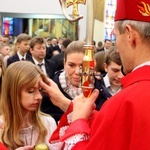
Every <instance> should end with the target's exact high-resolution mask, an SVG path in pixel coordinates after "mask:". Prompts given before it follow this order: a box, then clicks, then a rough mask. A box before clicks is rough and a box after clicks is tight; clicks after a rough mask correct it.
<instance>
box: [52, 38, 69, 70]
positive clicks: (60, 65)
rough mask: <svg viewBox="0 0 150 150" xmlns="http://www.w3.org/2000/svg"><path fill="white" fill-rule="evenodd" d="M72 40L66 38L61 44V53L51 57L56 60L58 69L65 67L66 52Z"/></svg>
mask: <svg viewBox="0 0 150 150" xmlns="http://www.w3.org/2000/svg"><path fill="white" fill-rule="evenodd" d="M71 42H72V40H71V39H64V40H63V42H62V45H61V53H60V54H58V55H55V56H53V57H52V58H51V60H52V61H54V62H55V65H56V71H59V70H62V69H64V52H65V50H66V49H67V46H68V45H69V44H70V43H71Z"/></svg>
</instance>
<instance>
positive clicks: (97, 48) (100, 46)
mask: <svg viewBox="0 0 150 150" xmlns="http://www.w3.org/2000/svg"><path fill="white" fill-rule="evenodd" d="M102 48H103V42H102V41H99V42H98V43H97V47H96V52H99V51H103V50H102Z"/></svg>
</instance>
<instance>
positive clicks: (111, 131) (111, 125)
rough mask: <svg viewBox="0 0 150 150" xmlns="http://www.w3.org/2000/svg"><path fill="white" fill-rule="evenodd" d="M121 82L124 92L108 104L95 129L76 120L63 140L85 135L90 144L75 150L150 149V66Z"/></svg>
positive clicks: (138, 70)
mask: <svg viewBox="0 0 150 150" xmlns="http://www.w3.org/2000/svg"><path fill="white" fill-rule="evenodd" d="M121 82H122V85H123V90H122V91H121V92H119V93H118V94H116V95H115V96H113V97H111V98H110V99H109V100H107V101H106V102H105V103H104V105H103V107H102V108H101V110H100V111H99V112H98V113H97V114H95V117H94V119H93V121H92V123H91V125H89V124H88V122H86V121H85V120H83V119H79V120H76V121H75V122H73V123H72V124H71V125H70V127H69V128H68V130H67V131H66V133H65V135H64V136H63V137H62V138H61V139H60V140H62V141H65V140H66V139H68V138H69V137H71V136H73V135H75V134H78V133H85V134H89V140H86V141H85V140H84V141H81V142H78V143H77V144H75V146H74V147H73V148H72V149H73V150H148V149H150V66H144V67H141V68H138V69H136V70H135V71H133V72H132V73H130V74H128V75H126V76H125V77H124V78H123V79H122V81H121ZM77 126H78V127H81V129H80V130H79V129H78V127H77Z"/></svg>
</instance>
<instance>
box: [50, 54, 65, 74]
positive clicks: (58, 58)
mask: <svg viewBox="0 0 150 150" xmlns="http://www.w3.org/2000/svg"><path fill="white" fill-rule="evenodd" d="M51 60H52V61H54V62H55V64H56V71H59V70H62V69H63V68H64V52H61V53H60V54H58V55H55V56H53V57H52V58H51Z"/></svg>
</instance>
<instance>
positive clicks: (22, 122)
mask: <svg viewBox="0 0 150 150" xmlns="http://www.w3.org/2000/svg"><path fill="white" fill-rule="evenodd" d="M41 80H43V81H44V82H47V78H46V76H45V75H44V74H43V72H42V71H41V70H40V69H39V67H37V66H35V65H34V64H32V63H31V62H27V61H19V62H15V63H13V64H11V65H10V66H9V67H8V68H7V70H6V72H5V75H4V79H3V82H2V93H1V94H2V95H1V101H0V107H1V109H0V110H1V116H0V128H1V136H0V137H1V141H2V143H3V144H4V145H5V146H6V147H7V148H8V149H10V150H14V149H17V148H19V147H23V146H26V145H32V146H33V145H35V144H38V143H46V144H47V145H49V138H50V136H51V135H52V133H53V131H54V130H55V129H56V123H55V121H54V119H53V118H52V117H51V116H49V115H46V114H44V113H42V112H41V111H40V103H41V100H42V94H41V92H42V89H41V87H40V85H39V82H40V81H41Z"/></svg>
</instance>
